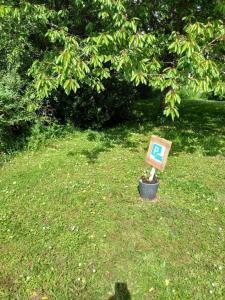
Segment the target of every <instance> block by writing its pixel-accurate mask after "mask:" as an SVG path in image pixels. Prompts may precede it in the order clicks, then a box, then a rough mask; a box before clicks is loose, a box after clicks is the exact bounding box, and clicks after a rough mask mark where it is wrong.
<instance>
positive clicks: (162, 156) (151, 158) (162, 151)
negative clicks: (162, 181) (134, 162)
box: [146, 135, 172, 171]
mask: <svg viewBox="0 0 225 300" xmlns="http://www.w3.org/2000/svg"><path fill="white" fill-rule="evenodd" d="M171 145H172V142H170V141H168V140H165V139H162V138H160V137H158V136H155V135H153V136H152V138H151V141H150V145H149V149H148V154H147V157H146V162H147V163H148V164H150V165H151V166H153V167H154V168H156V169H159V170H160V171H163V170H164V168H165V166H166V162H167V158H168V154H169V151H170V148H171Z"/></svg>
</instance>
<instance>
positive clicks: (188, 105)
mask: <svg viewBox="0 0 225 300" xmlns="http://www.w3.org/2000/svg"><path fill="white" fill-rule="evenodd" d="M158 112H159V107H158V103H157V102H156V101H154V102H153V101H147V100H145V101H141V102H139V103H137V104H136V107H135V109H134V117H133V120H131V121H129V122H126V123H125V124H122V125H120V126H118V127H114V128H109V129H105V130H102V131H101V132H100V133H101V135H100V136H101V137H100V143H101V146H98V147H96V148H94V149H91V150H90V151H84V152H83V154H84V155H85V156H86V157H87V159H88V161H89V162H90V163H94V162H96V160H97V159H98V156H99V154H100V153H102V152H105V151H109V150H110V149H112V148H113V147H115V146H116V145H120V146H122V147H125V148H131V149H132V151H138V147H140V145H142V146H143V151H146V150H147V147H148V145H147V144H146V140H147V141H148V139H150V137H151V135H152V134H156V135H159V136H161V137H163V138H166V139H168V140H171V141H172V142H173V145H172V149H171V153H170V155H177V154H179V153H181V152H184V153H194V152H195V151H197V150H200V151H201V152H202V153H203V155H207V156H214V155H218V154H220V155H225V103H224V102H218V101H204V100H184V101H183V103H182V105H181V107H180V118H179V119H177V120H175V121H174V122H172V121H171V120H169V119H166V118H159V117H157V116H158V115H159V114H158ZM133 134H140V135H143V137H141V138H139V139H138V140H137V141H134V140H131V136H132V135H133ZM145 137H146V138H145ZM88 139H89V140H90V141H95V140H97V139H99V132H94V131H93V132H91V133H90V134H88ZM145 144H146V145H145Z"/></svg>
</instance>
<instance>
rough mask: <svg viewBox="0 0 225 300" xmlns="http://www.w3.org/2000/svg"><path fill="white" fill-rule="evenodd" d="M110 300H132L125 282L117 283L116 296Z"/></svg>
mask: <svg viewBox="0 0 225 300" xmlns="http://www.w3.org/2000/svg"><path fill="white" fill-rule="evenodd" d="M108 300H131V295H130V292H129V290H128V288H127V284H126V283H124V282H116V283H115V294H114V295H113V296H111V297H109V299H108Z"/></svg>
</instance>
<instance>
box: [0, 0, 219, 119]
mask: <svg viewBox="0 0 225 300" xmlns="http://www.w3.org/2000/svg"><path fill="white" fill-rule="evenodd" d="M224 16H225V4H224V2H223V1H222V0H212V1H204V0H198V1H197V0H196V1H194V0H187V1H178V0H152V1H149V0H142V1H141V0H136V1H135V0H133V1H128V0H85V1H84V0H76V1H75V0H64V1H63V0H61V1H54V0H48V1H25V0H17V1H1V6H0V28H1V32H2V33H3V34H2V35H1V49H0V52H1V58H0V59H1V69H4V70H7V71H9V70H11V69H12V68H14V69H16V70H17V72H18V73H19V74H20V76H21V77H23V78H26V80H28V84H27V86H26V89H24V95H25V96H24V97H27V98H29V97H30V96H31V97H30V99H32V100H31V101H30V104H29V105H28V106H27V107H26V109H28V110H30V111H36V110H38V109H39V108H40V106H41V105H42V104H43V101H45V99H49V98H51V97H52V95H55V94H56V93H58V91H60V90H63V91H65V93H66V94H67V95H71V94H72V95H74V99H78V98H76V95H79V94H78V91H79V90H84V87H85V88H86V89H89V90H90V91H91V90H93V91H95V92H97V93H102V92H103V91H104V90H105V88H106V87H107V81H110V80H111V79H112V78H115V74H116V78H117V80H122V81H126V82H128V83H131V84H133V85H136V86H138V85H140V84H144V85H147V86H151V87H153V88H154V89H159V90H161V92H162V93H163V94H164V99H165V107H164V114H165V115H166V116H171V117H172V119H174V118H175V117H176V116H177V117H178V116H179V112H178V106H179V103H180V101H181V97H180V93H181V90H182V89H184V88H185V89H191V90H194V91H196V92H198V93H199V92H204V93H212V92H213V93H214V94H215V95H218V96H220V97H224V94H225V82H224V76H225V72H224V57H225V43H224V42H225V27H224V21H223V20H224ZM90 98H91V97H90ZM83 101H88V99H87V98H85V97H84V100H83ZM117 101H119V99H117Z"/></svg>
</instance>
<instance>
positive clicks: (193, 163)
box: [0, 101, 225, 300]
mask: <svg viewBox="0 0 225 300" xmlns="http://www.w3.org/2000/svg"><path fill="white" fill-rule="evenodd" d="M152 112H153V103H150V102H149V103H148V102H147V101H146V102H140V103H139V104H138V105H137V107H136V116H137V117H136V119H135V120H134V121H130V122H128V123H127V124H126V125H121V126H119V127H116V128H113V129H107V130H104V131H90V130H87V131H75V132H74V133H73V134H70V135H68V136H67V137H66V138H64V139H60V140H57V141H52V142H51V143H49V144H48V145H46V146H45V147H43V148H42V149H41V150H39V151H36V152H25V153H21V154H18V155H17V156H16V157H15V158H13V159H12V160H11V161H9V162H6V163H4V164H3V165H2V166H1V168H0V191H1V193H0V198H1V199H0V223H1V227H0V230H1V235H0V239H1V240H0V264H1V268H0V299H3V300H4V299H19V300H20V299H21V300H24V299H25V300H26V299H32V300H39V299H42V300H46V299H62V300H63V299H90V300H92V299H93V300H98V299H104V300H108V299H114V298H113V295H114V285H115V283H116V282H123V283H126V284H127V287H128V290H129V292H130V296H131V297H130V298H129V297H127V298H126V299H132V300H141V299H160V300H161V299H182V300H185V299H216V300H218V299H224V295H225V282H224V278H225V261H224V259H225V219H224V217H225V157H224V153H225V103H222V102H203V101H184V102H183V105H182V107H181V110H180V114H181V118H180V120H177V121H176V122H175V123H174V124H172V123H171V124H169V123H168V122H166V123H164V124H163V125H160V124H157V120H154V118H153V115H152ZM152 134H156V135H160V136H161V137H165V138H167V139H170V140H172V142H173V146H172V149H171V153H170V156H169V160H168V164H167V167H166V170H165V172H164V173H161V174H159V176H160V180H161V186H160V189H159V193H158V194H159V197H160V200H159V201H158V202H156V203H150V202H146V201H145V202H143V201H141V200H140V198H139V196H138V192H137V183H138V178H139V177H140V176H141V175H142V174H143V171H144V170H145V169H147V168H148V166H147V165H146V164H145V162H144V157H145V154H146V151H147V148H148V143H149V139H150V137H151V135H152Z"/></svg>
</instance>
